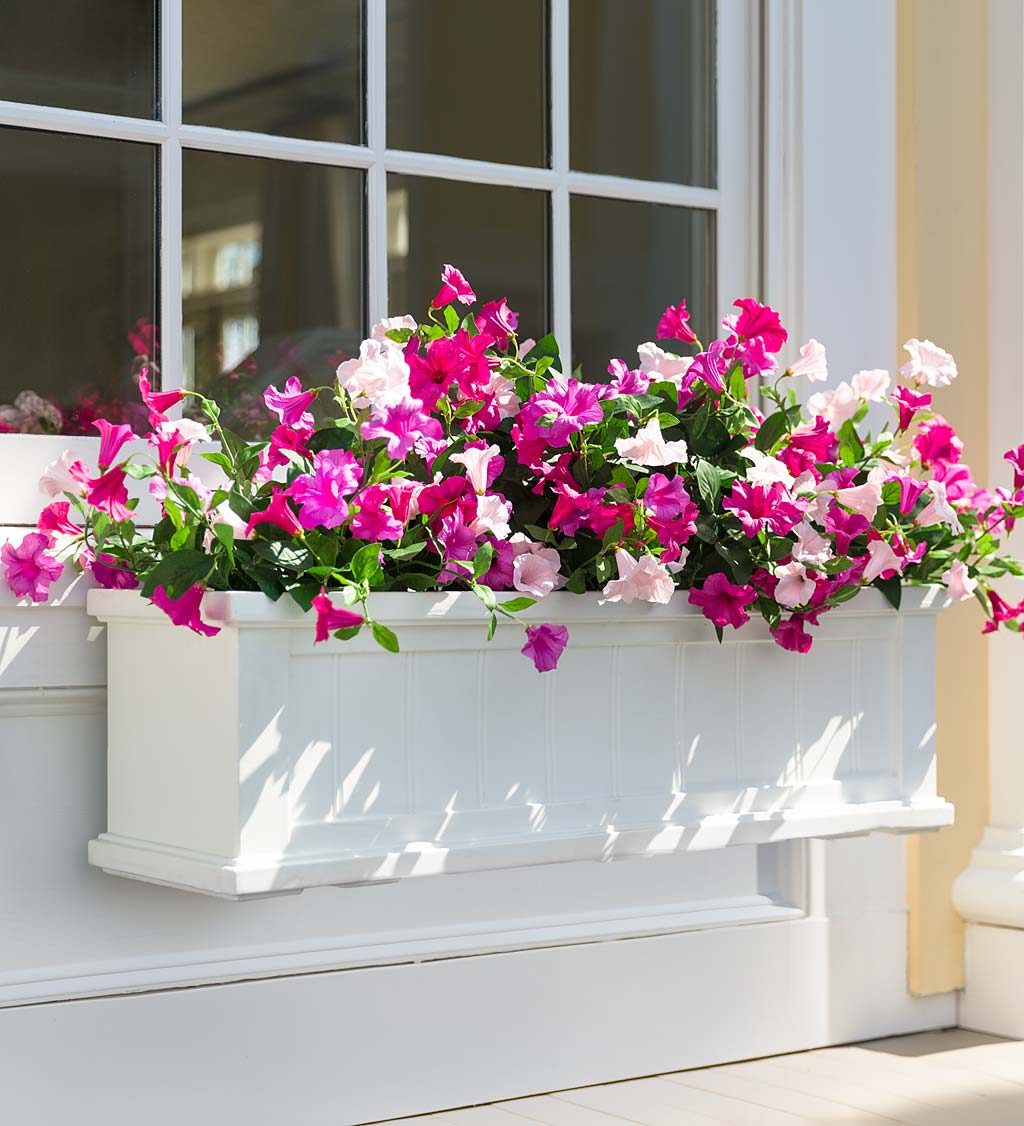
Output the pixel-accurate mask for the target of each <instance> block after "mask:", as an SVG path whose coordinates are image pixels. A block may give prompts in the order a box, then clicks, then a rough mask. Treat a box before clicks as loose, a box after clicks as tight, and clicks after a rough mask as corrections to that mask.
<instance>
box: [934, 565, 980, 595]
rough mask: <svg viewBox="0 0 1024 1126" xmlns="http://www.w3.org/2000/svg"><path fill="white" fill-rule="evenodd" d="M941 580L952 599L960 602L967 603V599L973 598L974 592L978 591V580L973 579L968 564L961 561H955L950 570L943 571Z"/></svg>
mask: <svg viewBox="0 0 1024 1126" xmlns="http://www.w3.org/2000/svg"><path fill="white" fill-rule="evenodd" d="M940 578H941V579H942V581H943V582H944V583H945V584H946V589H947V590H948V591H949V593H950V594H951V595H952V597H953V598H955V599H957V600H958V601H960V602H966V601H967V599H969V598H973V597H974V592H975V591H976V590H977V589H978V580H977V579H972V578H971V576H970V573H969V572H968V570H967V564H966V563H964V562H962V561H961V560H960V559H954V560H953V562H952V563H951V564H950V565H949V568H948V569H947V570H945V571H943V573H942V575H941V576H940Z"/></svg>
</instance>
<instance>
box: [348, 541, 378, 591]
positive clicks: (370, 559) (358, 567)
mask: <svg viewBox="0 0 1024 1126" xmlns="http://www.w3.org/2000/svg"><path fill="white" fill-rule="evenodd" d="M350 566H351V567H352V574H353V576H354V577H355V580H356V582H358V583H371V584H372V582H373V581H374V580H375V579H377V578H378V577H379V576H380V574H381V569H380V547H379V546H378V545H377V544H375V543H368V544H366V545H365V546H364V547H361V548H360V549H359V550H358V551H357V552H356V553H355V555H353V556H352V562H351V564H350Z"/></svg>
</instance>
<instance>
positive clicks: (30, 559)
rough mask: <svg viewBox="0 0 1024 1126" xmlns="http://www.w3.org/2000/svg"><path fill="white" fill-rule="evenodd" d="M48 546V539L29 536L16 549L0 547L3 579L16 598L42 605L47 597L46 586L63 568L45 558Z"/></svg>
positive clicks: (53, 560)
mask: <svg viewBox="0 0 1024 1126" xmlns="http://www.w3.org/2000/svg"><path fill="white" fill-rule="evenodd" d="M52 546H53V540H52V539H51V538H50V537H49V536H48V535H45V534H44V533H42V532H29V534H28V535H27V536H25V538H24V539H23V540H22V541H21V543H20V544H18V546H17V547H15V546H14V544H13V543H5V544H4V545H3V547H0V561H2V562H3V564H4V577H5V578H6V579H7V585H8V586H9V587H10V588H11V590H12V591H13V592H14V594H15V595H17V597H18V598H24V597H25V595H28V596H29V597H30V598H31V599H32V601H33V602H45V601H46V599H47V598H48V597H49V594H50V584H51V583H52V582H54V581H55V580H56V579H59V578H60V576H61V574H62V573H63V571H64V564H63V563H61V562H60V560H59V559H55V558H54V557H53V556H52V555H51V554H49V549H50V548H51V547H52Z"/></svg>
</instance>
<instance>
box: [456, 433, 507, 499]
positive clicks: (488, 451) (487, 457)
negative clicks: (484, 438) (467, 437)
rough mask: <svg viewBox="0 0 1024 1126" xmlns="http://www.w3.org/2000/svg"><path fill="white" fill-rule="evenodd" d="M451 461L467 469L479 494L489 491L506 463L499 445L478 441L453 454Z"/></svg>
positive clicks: (471, 483)
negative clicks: (487, 444) (486, 444)
mask: <svg viewBox="0 0 1024 1126" xmlns="http://www.w3.org/2000/svg"><path fill="white" fill-rule="evenodd" d="M450 460H451V461H454V462H455V464H456V465H461V466H463V467H464V468H465V470H466V478H467V480H468V481H469V483H470V485H472V486H473V491H474V492H475V493H476V494H477V495H482V494H483V493H485V492H487V490H488V488H489V487H490V486H491V484H492V483H493V481H494V479H495V478H496V477H497V476H498V474H499V473H500V472H501V471H502V469H503V468H504V465H505V461H504V458H502V456H501V450H500V449H499V448H498V447H497V446H493V445H492V446H485V445H484V444H483V443H482V442H477V443H474V444H472V445H469V446H466V448H465V449H464V450H462V451H460V452H459V453H456V454H452V456H451V458H450Z"/></svg>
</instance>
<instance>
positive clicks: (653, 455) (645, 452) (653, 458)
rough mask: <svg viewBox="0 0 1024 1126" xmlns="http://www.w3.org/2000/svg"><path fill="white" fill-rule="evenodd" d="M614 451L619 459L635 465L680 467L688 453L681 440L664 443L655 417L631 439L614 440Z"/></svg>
mask: <svg viewBox="0 0 1024 1126" xmlns="http://www.w3.org/2000/svg"><path fill="white" fill-rule="evenodd" d="M615 450H616V452H617V453H618V455H619V457H624V458H628V459H629V460H630V461H633V462H636V464H637V465H680V464H682V463H683V462H684V461H686V457H687V452H688V451H687V448H686V443H685V442H684V441H683V440H682V439H679V440H678V441H674V442H666V441H665V439H664V438H663V437H662V433H661V422H660V421H659V419H658V418H657V416H655V417H654V418H652V419H651V420H650V422H648V423H646V424H645V425H644V426H642V427H641V428H640V429H639V430H638V431H637V432H636V434H634V435H633V436H632V437H629V438H616V439H615Z"/></svg>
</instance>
